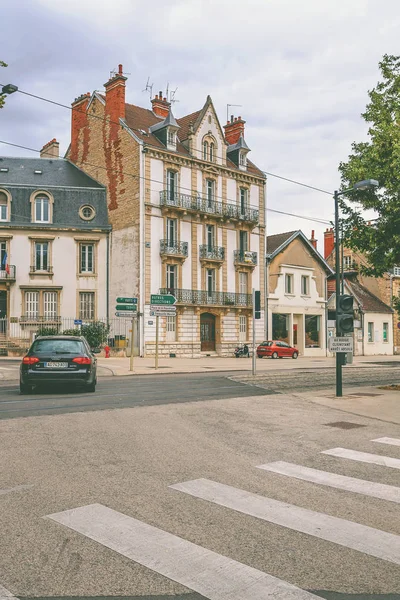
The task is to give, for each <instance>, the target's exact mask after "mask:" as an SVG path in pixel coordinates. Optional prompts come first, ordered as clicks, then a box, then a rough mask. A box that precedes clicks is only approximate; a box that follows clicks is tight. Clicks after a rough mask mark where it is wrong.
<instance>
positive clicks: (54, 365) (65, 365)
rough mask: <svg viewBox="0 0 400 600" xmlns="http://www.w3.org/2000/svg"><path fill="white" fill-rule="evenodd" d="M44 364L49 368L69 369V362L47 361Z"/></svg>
mask: <svg viewBox="0 0 400 600" xmlns="http://www.w3.org/2000/svg"><path fill="white" fill-rule="evenodd" d="M44 366H45V367H46V368H47V369H68V363H66V362H45V363H44Z"/></svg>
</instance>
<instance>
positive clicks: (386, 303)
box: [324, 229, 400, 354]
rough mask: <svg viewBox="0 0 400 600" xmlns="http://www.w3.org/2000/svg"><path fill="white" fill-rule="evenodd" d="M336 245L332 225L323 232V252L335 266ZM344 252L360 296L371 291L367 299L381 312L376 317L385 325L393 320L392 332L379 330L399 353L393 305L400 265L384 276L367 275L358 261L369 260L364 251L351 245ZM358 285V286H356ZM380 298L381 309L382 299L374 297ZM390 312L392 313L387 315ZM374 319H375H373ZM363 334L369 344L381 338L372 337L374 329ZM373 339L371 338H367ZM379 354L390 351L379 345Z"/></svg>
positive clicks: (346, 269)
mask: <svg viewBox="0 0 400 600" xmlns="http://www.w3.org/2000/svg"><path fill="white" fill-rule="evenodd" d="M334 248H335V239H334V231H333V229H327V230H326V231H325V233H324V256H325V259H326V261H327V262H328V264H329V265H330V266H331V267H332V268H334V262H335V257H334ZM342 255H343V271H344V273H345V274H347V275H348V278H349V279H350V280H351V282H350V284H349V285H352V286H353V288H354V289H356V287H355V286H359V287H360V290H362V293H361V292H360V293H359V295H360V297H361V296H362V297H364V298H365V299H366V298H367V295H368V292H369V299H368V301H367V305H371V306H374V307H375V311H374V312H375V313H376V315H378V314H380V316H379V317H377V319H378V321H379V323H380V325H382V326H383V325H384V324H386V323H387V322H389V323H390V328H391V332H390V334H384V333H383V331H382V332H380V333H379V337H380V338H381V339H380V342H382V343H383V344H384V339H383V338H384V337H385V336H386V340H387V342H389V340H390V344H392V346H393V352H394V353H395V354H400V328H399V327H398V324H399V323H400V314H399V313H396V311H393V310H391V307H392V306H393V298H395V297H400V266H399V267H395V268H394V269H393V271H392V272H391V273H385V274H384V275H383V276H382V277H367V276H365V275H363V274H362V273H361V272H360V269H359V268H358V267H359V265H367V261H366V258H365V256H363V255H362V254H361V253H359V252H356V251H354V250H351V249H350V248H345V247H344V248H343V250H342V249H341V256H342ZM357 289H358V288H357ZM374 297H376V299H379V300H380V301H381V306H380V309H379V310H378V309H377V307H378V306H379V303H378V302H376V300H374ZM388 315H390V317H388ZM371 323H373V321H371ZM372 331H373V334H372V335H373V336H375V337H376V331H378V330H376V328H375V327H372ZM360 336H361V338H362V339H364V337H365V336H366V339H367V346H368V344H371V343H372V342H374V343H375V345H376V343H377V342H378V339H374V340H371V332H370V333H369V334H368V331H367V330H366V331H365V332H364V333H361V334H360ZM368 340H370V341H368ZM377 353H379V354H382V353H389V354H391V352H388V350H387V349H386V350H385V352H383V350H382V348H381V349H380V351H379V352H377Z"/></svg>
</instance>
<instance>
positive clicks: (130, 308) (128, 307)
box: [115, 304, 137, 312]
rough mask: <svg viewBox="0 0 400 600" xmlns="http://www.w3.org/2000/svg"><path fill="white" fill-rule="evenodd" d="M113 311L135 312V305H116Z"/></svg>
mask: <svg viewBox="0 0 400 600" xmlns="http://www.w3.org/2000/svg"><path fill="white" fill-rule="evenodd" d="M115 310H127V311H129V312H136V311H137V304H117V305H116V307H115Z"/></svg>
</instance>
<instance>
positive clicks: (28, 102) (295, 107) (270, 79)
mask: <svg viewBox="0 0 400 600" xmlns="http://www.w3.org/2000/svg"><path fill="white" fill-rule="evenodd" d="M0 13H1V19H0V40H1V42H0V60H3V61H5V62H6V63H8V65H9V66H8V68H7V69H0V83H1V84H7V83H13V84H15V85H17V86H18V88H19V89H20V90H23V91H26V92H29V93H31V94H36V95H39V96H42V97H45V98H48V99H51V100H54V101H55V102H59V103H62V104H67V105H70V104H71V102H72V101H73V100H74V99H75V98H76V97H78V96H79V95H81V94H82V93H85V92H88V91H90V92H92V91H93V90H103V84H104V83H105V82H106V81H107V80H108V79H109V76H110V72H111V71H113V70H114V69H116V68H117V66H118V64H120V63H121V64H123V68H124V72H125V73H129V75H127V76H128V81H127V90H126V100H127V102H130V103H132V104H138V105H140V106H145V107H147V106H148V107H150V101H149V100H150V99H149V93H148V92H145V91H143V90H144V88H145V87H146V82H147V80H148V78H149V82H150V83H153V84H154V86H153V94H154V93H157V92H158V90H163V91H165V90H166V87H167V85H168V84H169V88H170V89H171V90H172V89H176V88H177V91H176V94H175V98H176V100H177V102H175V103H174V105H173V111H174V114H175V117H177V118H179V117H181V116H183V115H185V114H188V113H191V112H194V111H195V110H198V109H200V108H201V107H202V106H203V104H204V102H205V100H206V97H207V95H208V94H210V96H211V97H212V100H213V102H214V105H215V107H216V109H217V112H218V115H219V118H220V121H221V124H222V125H223V124H224V123H225V120H226V116H227V104H230V105H240V106H237V107H235V106H232V107H231V108H229V109H228V114H229V115H230V114H234V115H235V116H238V115H241V116H242V117H243V119H245V120H246V126H245V139H246V142H247V144H248V146H249V147H250V148H251V152H250V154H249V158H250V159H251V160H252V161H253V162H254V163H255V164H256V165H257V166H258V167H259V168H261V169H262V170H264V171H267V172H270V173H273V174H275V175H279V176H282V177H286V178H290V179H294V180H297V181H299V182H303V183H305V184H308V185H311V186H315V187H317V188H320V189H322V190H325V191H328V192H333V190H334V189H336V188H338V187H339V185H340V177H339V173H338V165H339V163H340V161H346V160H347V157H348V155H349V153H350V152H351V144H352V142H354V141H357V142H359V141H363V140H366V139H367V125H366V123H365V122H364V121H363V119H362V118H361V113H362V112H363V111H364V109H365V106H366V104H367V102H368V90H371V89H372V88H373V87H375V85H376V83H377V82H378V81H379V75H380V74H379V66H378V63H379V61H380V60H381V59H382V56H383V54H398V46H399V44H398V40H399V35H400V4H399V3H398V0H379V1H378V0H347V1H345V0H302V1H301V2H299V1H297V0H246V1H245V2H243V1H240V0H230V1H229V0H152V1H151V2H144V1H143V0H67V1H65V0H29V2H28V1H26V0H2V2H1V7H0ZM70 116H71V113H70V111H69V110H68V109H66V108H62V107H59V106H55V105H51V104H49V103H46V102H43V101H41V100H37V99H35V98H32V97H30V96H27V95H23V94H20V93H15V94H13V95H11V96H9V97H8V98H7V102H6V106H5V107H4V108H3V109H2V110H0V139H2V140H5V141H8V142H12V143H15V144H20V145H23V146H27V147H30V148H35V149H39V150H40V148H41V147H42V146H43V145H44V144H45V143H46V142H48V141H49V140H51V139H52V138H53V137H55V138H57V139H58V140H59V141H60V144H61V153H62V154H64V152H65V151H66V149H67V147H68V143H69V140H70ZM0 154H1V155H9V156H35V154H34V153H32V152H29V151H27V150H21V149H18V148H13V147H11V146H6V145H4V144H0ZM267 205H268V208H269V209H272V210H279V211H284V212H289V213H295V214H297V215H302V216H306V217H311V218H314V219H321V220H323V221H327V223H329V222H330V221H332V220H333V200H332V198H331V197H330V196H329V194H324V193H322V192H319V191H314V190H309V189H307V188H304V187H301V186H298V185H294V184H292V183H288V182H285V181H283V180H281V179H279V178H276V177H273V176H272V175H269V176H268V178H267ZM267 218H268V225H267V232H268V234H269V235H271V234H274V233H280V232H284V231H291V230H295V229H302V230H303V231H304V233H305V234H306V235H307V236H310V235H311V230H312V229H314V230H315V235H316V237H317V239H318V240H319V242H318V249H319V250H320V251H322V249H323V232H324V230H325V228H326V227H327V226H329V225H328V224H321V223H316V222H313V221H310V220H305V219H300V218H296V217H289V216H287V215H286V216H285V215H280V214H277V213H274V212H272V211H271V212H268V217H267Z"/></svg>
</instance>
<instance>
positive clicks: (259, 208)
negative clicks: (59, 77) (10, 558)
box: [68, 66, 266, 356]
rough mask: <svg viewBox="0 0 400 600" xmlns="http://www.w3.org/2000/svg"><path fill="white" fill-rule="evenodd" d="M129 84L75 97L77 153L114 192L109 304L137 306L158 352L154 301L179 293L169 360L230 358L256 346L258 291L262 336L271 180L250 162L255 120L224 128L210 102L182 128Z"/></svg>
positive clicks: (165, 326)
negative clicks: (124, 300) (131, 299)
mask: <svg viewBox="0 0 400 600" xmlns="http://www.w3.org/2000/svg"><path fill="white" fill-rule="evenodd" d="M125 82H126V78H125V76H124V75H123V72H122V67H121V66H120V68H119V71H118V73H116V74H115V75H114V76H113V77H112V78H111V79H110V80H109V81H108V82H107V83H106V84H105V90H106V91H105V95H103V94H100V93H98V92H94V93H93V94H92V95H91V96H90V95H88V94H85V95H83V96H81V97H80V98H78V99H76V100H75V102H74V103H73V105H72V133H71V147H70V150H69V153H68V155H69V157H70V159H71V160H73V161H74V162H75V163H76V164H77V165H79V166H80V167H81V168H82V169H84V170H85V171H86V172H88V173H89V174H90V175H92V176H93V177H94V178H96V179H97V180H98V181H100V182H101V183H103V184H104V185H105V186H106V187H107V192H108V210H109V220H110V223H111V225H112V228H113V231H112V235H111V284H110V306H113V304H114V302H115V298H116V297H117V296H136V297H138V307H139V311H138V312H139V327H138V331H139V333H138V346H139V349H140V353H141V354H142V355H151V354H153V353H154V352H155V339H156V331H155V325H156V318H155V317H154V316H153V315H152V314H151V311H150V298H151V295H152V294H159V293H168V292H171V293H173V294H175V296H176V297H177V316H176V319H175V320H174V322H173V320H172V319H169V320H168V319H166V318H164V317H161V318H160V320H159V343H160V354H163V355H169V354H170V353H171V354H176V355H177V356H179V355H184V356H198V355H199V354H200V353H201V352H207V353H210V352H211V353H213V352H216V353H217V354H219V355H232V353H233V350H234V348H235V347H236V345H237V344H238V341H239V340H240V341H242V342H245V341H246V342H249V341H250V337H251V331H250V321H251V319H250V317H251V315H252V300H251V291H252V289H253V288H254V289H258V290H261V292H262V319H260V320H258V321H257V341H262V339H263V337H264V319H263V317H264V311H263V309H264V285H265V279H264V255H265V225H266V223H265V176H264V174H263V173H262V172H261V171H260V170H259V169H257V167H256V166H255V165H253V163H251V162H250V161H248V160H247V153H248V152H249V148H248V147H247V145H246V143H245V142H244V125H245V122H244V121H243V119H242V118H241V117H239V118H238V119H234V118H233V117H232V119H231V121H229V122H228V123H227V124H226V125H225V126H224V130H223V128H222V127H221V125H220V123H219V120H218V117H217V115H216V112H215V109H214V106H213V104H212V101H211V98H210V97H208V98H207V101H206V103H205V104H204V106H203V108H202V109H201V110H199V111H197V112H196V113H192V114H191V115H188V116H185V117H181V118H180V119H177V120H175V118H174V116H173V115H172V112H171V107H170V104H169V102H168V99H167V98H165V97H163V95H162V93H161V92H160V93H159V94H157V95H156V97H155V98H154V99H153V100H152V103H151V104H152V106H151V108H149V109H144V108H141V107H137V106H134V105H130V104H126V102H125ZM206 337H207V340H205V338H206ZM209 337H211V338H212V339H208V338H209Z"/></svg>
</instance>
